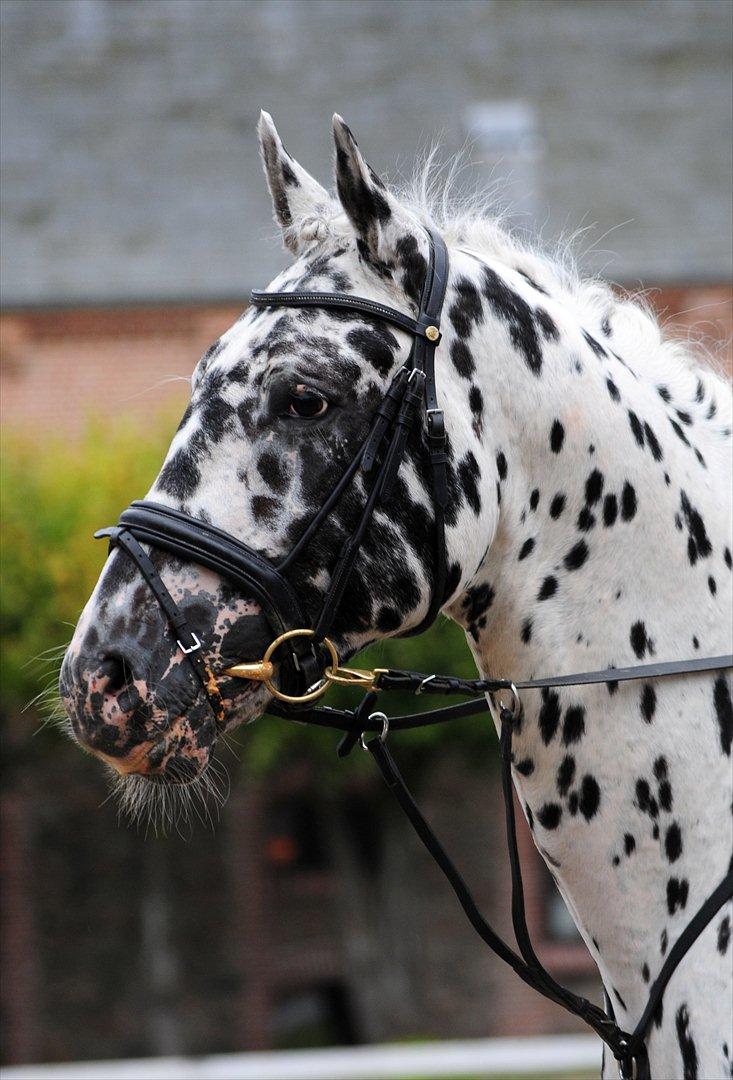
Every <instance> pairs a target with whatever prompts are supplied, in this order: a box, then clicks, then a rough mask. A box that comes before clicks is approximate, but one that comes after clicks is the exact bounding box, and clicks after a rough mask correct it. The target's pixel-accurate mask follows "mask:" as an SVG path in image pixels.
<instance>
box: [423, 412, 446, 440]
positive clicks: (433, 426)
mask: <svg viewBox="0 0 733 1080" xmlns="http://www.w3.org/2000/svg"><path fill="white" fill-rule="evenodd" d="M425 430H426V431H427V436H428V439H429V440H430V441H431V442H435V443H442V442H443V441H444V439H445V416H444V415H443V410H442V409H428V410H427V411H426V413H425Z"/></svg>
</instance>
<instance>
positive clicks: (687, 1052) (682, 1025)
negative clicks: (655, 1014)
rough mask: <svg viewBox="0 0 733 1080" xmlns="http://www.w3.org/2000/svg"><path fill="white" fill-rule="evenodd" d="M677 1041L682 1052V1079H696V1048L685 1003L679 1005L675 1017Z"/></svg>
mask: <svg viewBox="0 0 733 1080" xmlns="http://www.w3.org/2000/svg"><path fill="white" fill-rule="evenodd" d="M675 1025H676V1028H677V1042H678V1043H679V1047H680V1053H681V1054H682V1075H683V1076H684V1080H697V1049H696V1047H695V1040H694V1039H693V1038H692V1034H691V1032H690V1013H689V1011H688V1008H687V1006H686V1005H680V1007H679V1009H678V1010H677V1015H676V1017H675Z"/></svg>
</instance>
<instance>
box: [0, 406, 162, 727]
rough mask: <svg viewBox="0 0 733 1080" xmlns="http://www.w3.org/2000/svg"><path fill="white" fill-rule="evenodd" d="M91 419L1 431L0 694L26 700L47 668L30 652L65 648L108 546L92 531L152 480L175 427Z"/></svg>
mask: <svg viewBox="0 0 733 1080" xmlns="http://www.w3.org/2000/svg"><path fill="white" fill-rule="evenodd" d="M152 429H153V431H154V434H149V433H148V432H143V430H142V428H141V426H140V424H139V422H137V423H136V422H134V421H132V420H126V421H122V422H119V423H117V424H115V425H109V424H107V423H105V425H104V426H103V427H102V426H101V425H99V424H95V425H91V426H90V427H89V428H88V429H87V431H86V432H85V434H84V437H83V438H82V439H80V440H75V441H70V440H62V439H56V438H53V437H50V438H44V439H42V440H39V439H31V438H30V437H28V436H22V435H8V436H7V437H6V438H5V439H4V441H3V442H4V445H3V453H2V466H1V470H2V471H1V472H0V485H1V489H0V491H1V494H0V498H1V502H0V514H1V516H2V526H3V545H2V606H1V608H0V612H1V619H0V642H1V643H2V653H3V664H2V677H1V680H0V700H1V701H2V704H3V708H4V709H5V710H6V711H9V710H13V711H16V710H18V709H19V708H22V707H24V706H25V705H26V704H27V703H28V702H29V701H30V700H31V699H32V698H33V697H34V696H35V695H36V694H37V693H38V692H39V690H40V689H41V680H42V678H43V676H44V674H45V673H46V671H47V667H46V665H45V664H43V663H41V662H39V661H38V660H36V659H35V658H37V657H40V656H41V654H44V653H47V652H48V650H49V649H53V648H54V647H57V646H62V645H63V644H64V643H65V642H67V641H68V640H69V638H70V637H71V634H72V631H73V627H74V624H75V623H76V620H77V618H78V617H79V614H80V612H81V609H82V607H83V606H84V604H85V602H86V600H87V598H88V596H89V594H90V593H91V591H92V589H93V588H94V585H95V582H96V580H97V577H98V575H99V572H100V570H101V568H102V566H103V564H104V560H105V558H106V554H107V549H106V545H105V544H104V543H102V542H100V541H96V542H95V541H93V540H92V533H93V532H94V530H95V529H98V528H100V527H101V526H103V525H109V524H112V523H113V522H114V521H116V519H117V515H118V514H119V513H120V511H121V510H123V509H124V507H125V506H127V504H128V503H129V502H130V500H131V499H133V498H139V497H141V496H142V495H143V494H144V493H145V491H146V490H147V489H148V487H149V486H150V483H151V481H152V480H153V478H154V477H155V475H156V473H157V471H158V469H159V468H160V463H161V461H162V460H163V455H164V453H165V449H166V446H167V444H168V442H169V441H170V437H171V431H172V427H171V424H169V423H167V424H166V423H156V424H154V425H152Z"/></svg>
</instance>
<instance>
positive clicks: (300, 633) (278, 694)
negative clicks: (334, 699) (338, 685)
mask: <svg viewBox="0 0 733 1080" xmlns="http://www.w3.org/2000/svg"><path fill="white" fill-rule="evenodd" d="M315 636H316V634H315V631H314V630H288V631H287V632H286V633H284V634H281V635H280V637H276V638H275V640H274V641H271V642H270V644H269V645H268V646H267V649H266V650H265V655H264V656H263V657H262V661H263V663H265V664H268V663H269V662H270V658H271V656H272V654H273V653H274V652H275V650H276V649H279V648H280V646H281V645H282V643H283V642H284V641H290V639H291V638H295V637H315ZM323 644H324V645H325V646H326V648H327V649H328V653H329V656H330V657H331V664H332V666H333V667H334V668H337V667H338V663H339V658H338V653H337V652H336V646H335V645H334V643H333V642H332V641H331V640H330V638H323ZM262 681H263V683H264V684H265V686H266V687H267V689H268V690H269V691H270V693H271V694H272V696H273V697H274V698H277V700H278V701H285V702H287V703H288V704H290V705H298V704H301V703H303V702H308V701H317V700H318V698H319V697H323V695H324V694H325V693H326V691H327V690H328V686H329V680H328V679H326V678H324V679H321V681H320V682H319V683H318V684H317V686H316V688H315V689H314V690H308V691H307V692H306V693H305V694H284V693H283V692H282V690H278V688H277V687H276V686H275V685H274V684H273V683H272V681H271V679H269V678H268V679H263V680H262Z"/></svg>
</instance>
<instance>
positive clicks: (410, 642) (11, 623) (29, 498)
mask: <svg viewBox="0 0 733 1080" xmlns="http://www.w3.org/2000/svg"><path fill="white" fill-rule="evenodd" d="M172 430H173V425H172V423H169V422H167V418H166V421H161V422H159V423H156V424H152V425H149V427H147V428H146V429H143V428H142V427H141V424H140V421H134V420H122V421H118V422H117V423H116V424H114V425H111V424H109V423H105V425H104V427H102V426H101V425H99V424H93V425H90V426H89V428H88V429H87V431H86V432H85V434H84V435H83V437H82V438H81V439H78V440H76V441H69V440H61V439H53V438H49V439H47V440H44V441H43V442H39V441H37V440H32V439H30V438H28V437H27V436H26V437H21V436H9V437H8V438H7V439H6V440H5V446H4V453H3V455H2V474H1V480H2V521H3V547H2V609H1V621H0V635H1V638H0V640H1V644H2V652H3V664H2V676H1V681H0V701H2V705H3V709H4V711H5V712H6V713H8V712H13V713H17V712H18V711H19V710H20V709H22V708H23V707H25V706H26V705H27V704H28V703H29V702H30V701H32V700H33V699H34V698H35V697H36V695H38V694H39V693H40V692H41V691H42V690H43V688H44V681H46V682H48V683H49V684H50V685H53V683H54V679H55V674H54V673H55V671H56V670H57V668H58V662H57V661H56V660H55V657H54V656H53V650H54V648H55V647H58V649H59V650H60V649H62V647H63V645H64V644H65V643H66V642H67V641H68V640H69V638H70V636H71V633H72V631H73V626H74V624H75V623H76V620H77V618H78V616H79V613H80V611H81V608H82V607H83V605H84V603H85V602H86V600H87V598H88V596H89V594H90V593H91V591H92V589H93V588H94V585H95V582H96V580H97V577H98V575H99V572H100V570H101V568H102V565H103V564H104V560H105V558H106V550H107V549H106V544H105V543H103V542H94V541H93V540H92V534H93V532H94V530H95V529H97V528H99V527H101V526H104V525H108V524H111V523H113V522H114V521H116V520H117V516H118V514H119V513H120V511H121V510H122V509H123V508H124V507H125V506H127V505H128V503H129V502H130V501H131V500H132V499H133V498H140V497H142V496H143V495H144V493H145V492H146V491H147V490H148V488H149V486H150V484H151V482H152V480H153V478H154V477H155V475H156V473H157V471H158V469H159V467H160V464H161V462H162V460H163V457H164V454H165V451H166V448H167V446H168V443H169V440H170V436H171V432H172ZM358 663H359V665H360V666H364V667H372V666H380V667H384V666H388V665H390V666H392V667H409V668H414V669H416V670H422V671H428V672H433V671H438V672H450V673H455V674H462V675H466V676H470V675H472V674H474V673H475V668H474V665H473V661H472V659H471V656H470V653H469V651H468V648H467V646H466V644H465V639H464V635H463V632H462V631H460V630H459V629H458V628H457V627H455V626H453V625H452V624H450V623H448V622H447V621H445V620H441V621H440V622H439V624H438V625H436V626H435V627H433V629H432V630H430V631H429V632H428V633H427V634H425V635H423V636H421V637H420V638H411V639H407V640H402V641H392V642H383V643H380V644H378V645H375V646H372V647H371V648H370V649H368V650H366V651H365V652H364V653H363V654H361V656H360V658H359V661H358ZM328 700H329V702H330V703H331V704H344V703H346V702H347V701H349V700H352V701H353V700H354V696H353V694H352V693H350V692H349V691H341V690H336V691H332V692H331V693H330V694H329V698H328ZM437 703H438V699H436V698H432V699H430V698H428V697H427V696H424V697H420V698H415V697H413V696H407V695H392V696H390V698H389V702H388V704H389V708H388V709H387V712H393V713H394V712H399V711H410V712H412V711H415V710H416V708H419V707H423V708H427V707H430V706H433V705H436V704H437ZM30 726H31V727H33V726H35V724H32V725H30ZM449 727H450V734H448V733H447V729H444V728H442V727H440V726H438V727H436V728H430V729H426V730H424V731H418V732H414V733H411V735H410V736H409V739H410V748H411V750H412V751H413V752H414V753H413V755H411V756H413V759H414V760H419V759H420V758H421V756H423V754H422V752H423V751H429V750H430V748H431V747H433V746H435V745H436V743H438V742H440V743H441V744H444V743H445V742H446V741H447V742H450V743H454V742H458V743H459V744H463V745H465V746H466V747H467V748H468V749H469V752H470V754H471V758H472V759H474V760H475V757H476V752H477V750H478V749H479V748H480V747H486V745H487V738H486V733H487V730H489V729H490V722H489V720H488V718H484V719H482V720H477V719H473V720H468V721H463V722H460V723H459V724H457V725H455V727H454V726H453V725H449ZM472 731H473V732H474V733H475V737H473V738H471V737H470V734H469V733H470V732H472ZM333 741H334V739H333V735H332V734H331V735H330V736H329V734H328V733H327V732H324V731H321V730H318V729H307V730H306V729H305V728H303V727H302V726H300V725H295V724H292V723H289V722H287V721H282V720H275V719H274V718H268V719H267V720H266V721H263V722H260V723H258V724H256V725H253V727H252V729H248V730H247V733H246V735H245V736H244V737H242V736H240V742H242V743H243V746H244V748H245V756H246V761H247V764H248V766H249V767H251V768H257V769H258V770H266V769H268V768H271V767H274V766H275V764H276V763H279V762H281V761H282V760H283V758H284V757H285V758H288V757H290V756H291V754H292V755H293V756H299V755H301V754H302V753H304V752H306V747H312V748H318V749H319V750H322V751H324V752H325V753H326V754H327V756H328V759H329V760H330V759H331V758H332V757H333ZM482 756H483V755H482Z"/></svg>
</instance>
